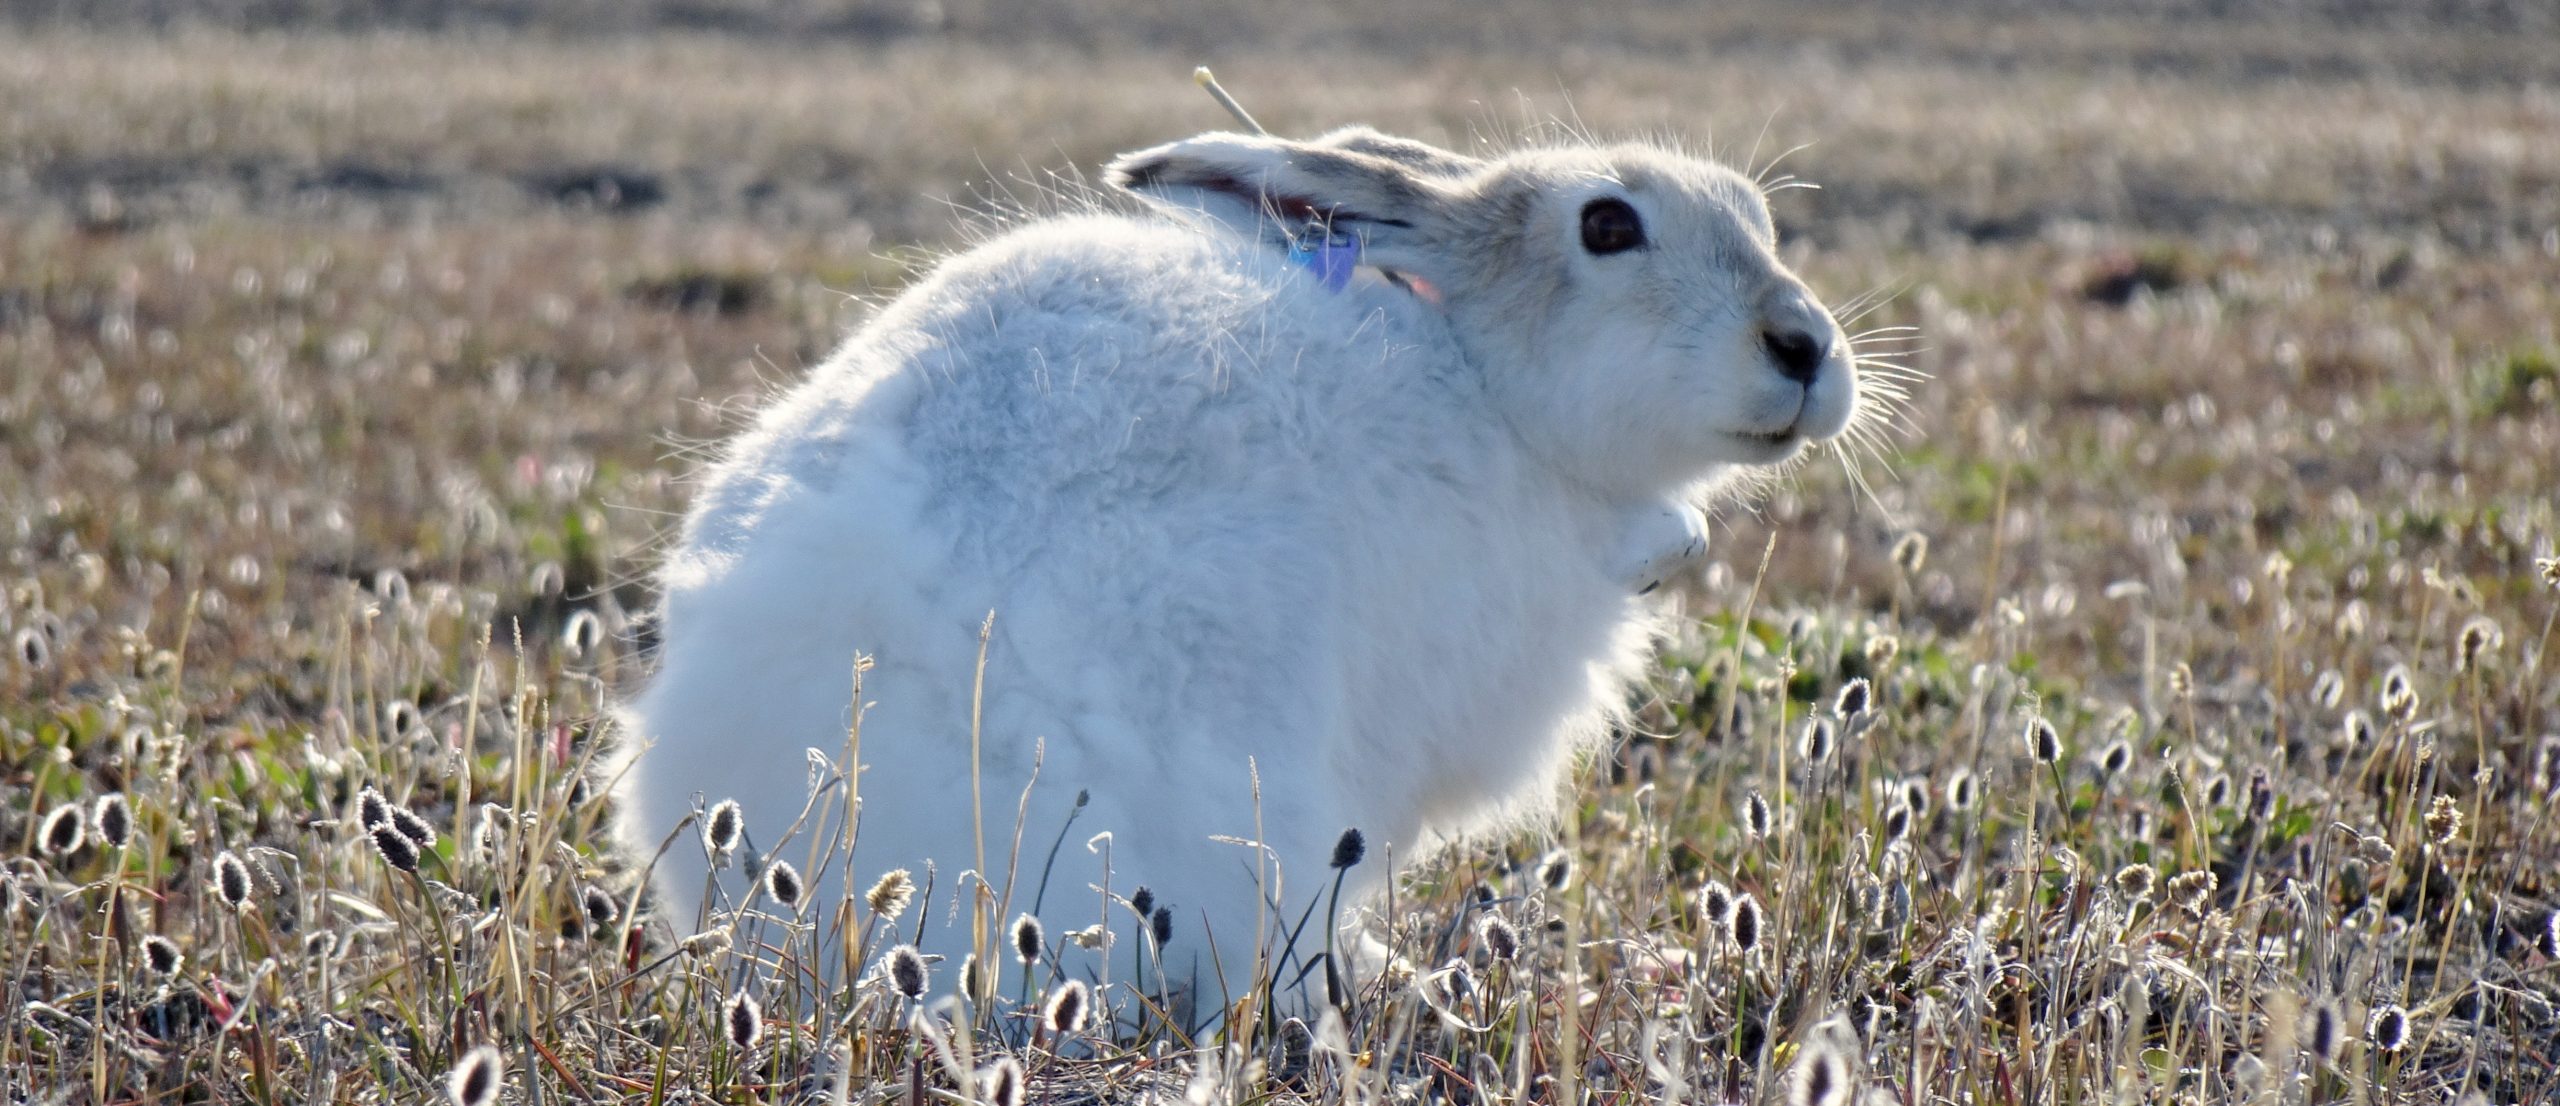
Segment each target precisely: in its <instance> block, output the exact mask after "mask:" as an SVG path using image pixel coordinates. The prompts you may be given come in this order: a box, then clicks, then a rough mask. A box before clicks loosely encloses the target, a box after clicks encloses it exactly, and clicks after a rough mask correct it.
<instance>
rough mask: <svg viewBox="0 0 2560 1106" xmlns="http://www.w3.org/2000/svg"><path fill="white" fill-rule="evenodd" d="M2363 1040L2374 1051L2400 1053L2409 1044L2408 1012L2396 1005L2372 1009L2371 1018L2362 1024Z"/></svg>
mask: <svg viewBox="0 0 2560 1106" xmlns="http://www.w3.org/2000/svg"><path fill="white" fill-rule="evenodd" d="M2364 1039H2365V1040H2367V1041H2369V1042H2372V1044H2373V1047H2374V1049H2375V1050H2376V1051H2380V1052H2398V1051H2400V1049H2401V1047H2402V1046H2404V1045H2407V1044H2408V1043H2409V1012H2408V1011H2407V1010H2405V1009H2402V1008H2401V1007H2400V1006H2398V1005H2396V1004H2394V1005H2385V1006H2377V1007H2374V1008H2373V1016H2372V1017H2371V1018H2368V1019H2366V1021H2365V1023H2364Z"/></svg>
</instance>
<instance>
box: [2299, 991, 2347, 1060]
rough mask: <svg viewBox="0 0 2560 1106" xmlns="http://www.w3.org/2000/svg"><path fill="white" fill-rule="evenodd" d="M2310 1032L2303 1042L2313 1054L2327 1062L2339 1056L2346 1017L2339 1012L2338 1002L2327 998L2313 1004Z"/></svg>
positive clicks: (2344, 1034) (2344, 1032) (2344, 1033)
mask: <svg viewBox="0 0 2560 1106" xmlns="http://www.w3.org/2000/svg"><path fill="white" fill-rule="evenodd" d="M2309 1029H2310V1033H2309V1035H2308V1037H2307V1039H2306V1040H2305V1041H2304V1042H2303V1043H2304V1044H2307V1045H2309V1046H2310V1047H2311V1054H2312V1055H2314V1056H2317V1057H2319V1058H2320V1060H2321V1062H2323V1063H2326V1062H2328V1061H2331V1060H2335V1059H2337V1058H2338V1046H2339V1045H2340V1044H2342V1043H2343V1040H2342V1038H2344V1037H2345V1036H2346V1019H2345V1018H2343V1017H2341V1016H2340V1015H2339V1014H2338V1004H2337V1003H2335V1002H2331V1001H2329V1000H2327V999H2322V1000H2320V1001H2319V1002H2316V1003H2313V1004H2312V1005H2311V1024H2310V1026H2309Z"/></svg>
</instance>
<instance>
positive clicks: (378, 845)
mask: <svg viewBox="0 0 2560 1106" xmlns="http://www.w3.org/2000/svg"><path fill="white" fill-rule="evenodd" d="M366 836H367V837H368V838H370V839H371V840H372V841H373V851H375V852H378V853H381V854H382V862H383V863H385V864H388V865H390V866H392V867H393V868H396V869H398V870H400V871H403V872H414V871H417V870H418V843H417V842H415V841H411V840H409V836H408V835H407V834H404V833H401V832H400V830H399V829H398V827H395V826H392V825H390V824H388V823H386V824H383V825H379V826H375V827H373V832H372V833H370V834H367V835H366Z"/></svg>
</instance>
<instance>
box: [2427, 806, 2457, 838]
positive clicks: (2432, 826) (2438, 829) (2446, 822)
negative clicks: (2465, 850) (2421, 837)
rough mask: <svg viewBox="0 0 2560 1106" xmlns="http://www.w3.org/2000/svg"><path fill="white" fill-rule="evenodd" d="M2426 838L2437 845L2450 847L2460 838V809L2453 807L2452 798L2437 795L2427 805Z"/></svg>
mask: <svg viewBox="0 0 2560 1106" xmlns="http://www.w3.org/2000/svg"><path fill="white" fill-rule="evenodd" d="M2427 836H2428V837H2431V838H2434V839H2435V843H2436V844H2438V845H2451V844H2453V840H2454V838H2457V837H2460V836H2462V808H2460V807H2458V806H2456V805H2454V802H2453V796H2451V795H2438V796H2436V798H2435V801H2434V802H2432V803H2428V804H2427Z"/></svg>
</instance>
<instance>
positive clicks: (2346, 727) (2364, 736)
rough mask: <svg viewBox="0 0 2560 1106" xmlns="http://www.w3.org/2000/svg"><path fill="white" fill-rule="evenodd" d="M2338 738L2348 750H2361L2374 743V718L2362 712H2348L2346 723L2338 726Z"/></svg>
mask: <svg viewBox="0 0 2560 1106" xmlns="http://www.w3.org/2000/svg"><path fill="white" fill-rule="evenodd" d="M2338 737H2339V739H2340V740H2343V741H2345V742H2346V743H2347V748H2350V749H2361V748H2364V747H2365V746H2367V745H2370V744H2372V743H2373V716H2372V715H2369V714H2366V713H2365V712H2363V711H2360V710H2351V711H2348V712H2347V717H2346V721H2344V722H2341V723H2339V724H2338Z"/></svg>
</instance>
